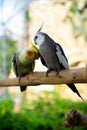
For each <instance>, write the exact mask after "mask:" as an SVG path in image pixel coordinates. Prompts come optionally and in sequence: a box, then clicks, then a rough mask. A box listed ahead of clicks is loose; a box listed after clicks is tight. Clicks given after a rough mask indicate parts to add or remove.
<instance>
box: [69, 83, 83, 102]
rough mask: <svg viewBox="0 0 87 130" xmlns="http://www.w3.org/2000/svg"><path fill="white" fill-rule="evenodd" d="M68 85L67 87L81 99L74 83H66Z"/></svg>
mask: <svg viewBox="0 0 87 130" xmlns="http://www.w3.org/2000/svg"><path fill="white" fill-rule="evenodd" d="M67 85H68V86H69V88H70V89H71V90H72V91H73V92H74V93H76V94H77V95H78V96H79V97H80V98H81V99H82V100H83V98H82V97H81V95H80V94H79V92H78V90H77V89H76V87H75V85H74V84H67Z"/></svg>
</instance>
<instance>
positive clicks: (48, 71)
mask: <svg viewBox="0 0 87 130" xmlns="http://www.w3.org/2000/svg"><path fill="white" fill-rule="evenodd" d="M51 71H52V69H48V70H47V72H46V77H48V74H49V73H50V72H51Z"/></svg>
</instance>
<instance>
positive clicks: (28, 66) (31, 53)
mask: <svg viewBox="0 0 87 130" xmlns="http://www.w3.org/2000/svg"><path fill="white" fill-rule="evenodd" d="M38 58H39V50H38V48H37V47H36V46H35V45H34V44H32V45H31V46H29V47H26V48H24V49H22V50H21V51H20V52H18V53H15V54H14V55H13V58H12V67H13V71H14V73H15V75H16V77H18V81H19V83H20V78H21V77H23V76H25V75H27V74H29V73H33V70H34V67H35V59H38ZM20 90H21V92H22V91H24V90H26V86H20Z"/></svg>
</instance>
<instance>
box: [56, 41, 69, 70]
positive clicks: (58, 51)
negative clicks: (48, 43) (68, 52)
mask: <svg viewBox="0 0 87 130" xmlns="http://www.w3.org/2000/svg"><path fill="white" fill-rule="evenodd" d="M54 46H55V50H56V55H57V57H58V59H59V62H60V64H62V66H63V67H64V68H65V69H69V64H68V60H67V58H66V56H65V53H64V51H63V49H62V47H61V46H60V44H58V43H54Z"/></svg>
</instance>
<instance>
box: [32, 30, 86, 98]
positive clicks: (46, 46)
mask: <svg viewBox="0 0 87 130" xmlns="http://www.w3.org/2000/svg"><path fill="white" fill-rule="evenodd" d="M34 42H35V44H37V45H38V46H39V51H40V55H41V61H42V64H43V65H45V66H46V67H47V68H48V70H47V72H46V76H48V73H49V72H50V71H53V70H54V71H56V72H57V73H59V72H60V71H61V70H63V69H69V64H68V60H67V58H66V56H65V53H64V51H63V49H62V47H61V46H60V44H58V43H56V42H55V41H54V40H53V39H52V38H51V37H49V36H48V35H47V34H46V33H43V32H37V33H36V35H35V37H34ZM67 85H68V86H69V88H70V89H71V90H72V91H73V92H75V93H77V95H78V96H79V97H80V98H82V97H81V96H80V94H79V92H78V90H77V89H76V87H75V85H74V84H67ZM82 99H83V98H82Z"/></svg>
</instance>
